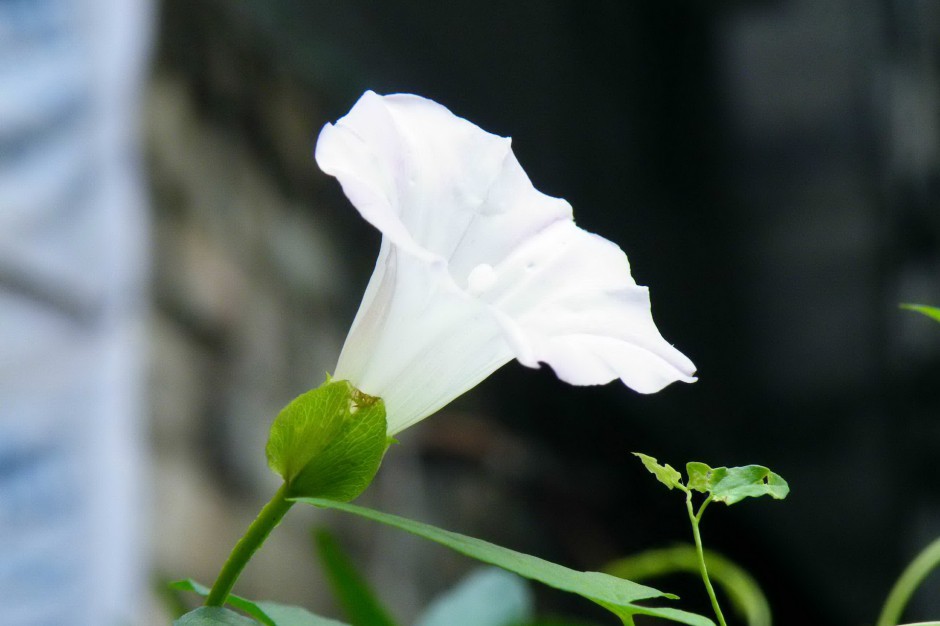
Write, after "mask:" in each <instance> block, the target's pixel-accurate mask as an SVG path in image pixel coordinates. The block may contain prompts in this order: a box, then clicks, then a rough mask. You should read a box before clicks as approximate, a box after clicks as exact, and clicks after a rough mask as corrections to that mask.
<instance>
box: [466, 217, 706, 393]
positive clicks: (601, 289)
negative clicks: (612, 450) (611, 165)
mask: <svg viewBox="0 0 940 626" xmlns="http://www.w3.org/2000/svg"><path fill="white" fill-rule="evenodd" d="M494 272H495V273H496V276H497V279H496V282H495V284H494V286H493V287H492V288H491V289H490V290H489V291H488V292H487V293H485V294H481V296H480V297H483V298H485V299H486V300H487V301H488V302H489V303H490V305H491V306H492V307H493V309H495V310H496V311H498V318H499V320H500V321H501V323H502V325H503V327H504V329H506V332H507V336H508V338H509V340H510V345H512V347H513V350H514V352H515V353H516V358H518V359H519V361H520V362H522V363H523V364H524V365H528V366H529V367H537V366H538V363H539V362H544V363H547V364H548V365H550V366H551V367H552V369H553V370H554V371H555V373H556V374H557V375H558V377H559V378H561V379H562V380H564V381H566V382H568V383H571V384H574V385H597V384H604V383H608V382H610V381H611V380H614V379H616V378H619V379H620V380H622V381H623V382H624V383H625V384H626V385H627V386H629V387H631V388H632V389H634V390H636V391H639V392H641V393H653V392H656V391H659V390H660V389H662V388H663V387H665V386H666V385H668V384H670V383H672V382H675V381H678V380H681V381H685V382H694V381H695V377H694V374H695V366H694V365H693V364H692V362H691V361H690V360H689V359H688V358H686V356H685V355H683V354H682V353H681V352H679V351H678V350H676V349H675V348H674V347H673V346H672V345H670V344H669V343H667V342H666V341H665V340H664V339H663V338H662V336H661V335H660V333H659V330H657V328H656V325H655V324H654V322H653V317H652V314H651V311H650V301H649V292H648V290H647V289H646V287H640V286H638V285H637V284H636V283H635V282H634V281H633V278H632V277H631V276H630V266H629V263H628V261H627V257H626V255H625V254H624V253H623V251H622V250H621V249H620V248H619V247H618V246H616V245H615V244H613V243H611V242H610V241H607V240H606V239H604V238H602V237H599V236H597V235H594V234H592V233H589V232H587V231H584V230H581V229H580V228H578V227H577V226H575V224H574V223H573V222H559V223H557V224H553V225H552V226H551V227H549V228H547V229H545V230H544V231H542V232H540V233H539V234H538V235H536V236H535V237H532V238H531V239H530V240H529V241H527V242H526V243H525V244H524V245H522V246H520V247H519V248H517V249H516V250H515V251H514V252H513V254H511V255H510V256H509V257H507V258H506V259H505V260H504V261H503V262H502V263H501V264H500V265H499V266H498V267H496V268H494Z"/></svg>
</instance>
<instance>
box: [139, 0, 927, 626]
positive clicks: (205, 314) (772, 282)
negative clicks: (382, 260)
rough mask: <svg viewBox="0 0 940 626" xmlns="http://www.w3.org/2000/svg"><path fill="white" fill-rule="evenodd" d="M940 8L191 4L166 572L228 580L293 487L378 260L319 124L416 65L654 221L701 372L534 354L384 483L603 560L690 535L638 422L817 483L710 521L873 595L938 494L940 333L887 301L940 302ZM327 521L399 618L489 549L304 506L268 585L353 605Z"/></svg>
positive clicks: (593, 562)
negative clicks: (560, 376) (593, 378)
mask: <svg viewBox="0 0 940 626" xmlns="http://www.w3.org/2000/svg"><path fill="white" fill-rule="evenodd" d="M938 6H940V5H938V4H937V3H933V2H929V1H926V2H907V1H905V0H864V1H860V2H853V1H849V0H832V1H827V2H816V1H812V0H727V1H724V2H713V3H701V2H695V1H692V0H689V1H679V0H676V1H671V2H648V3H643V2H638V3H621V2H598V3H579V2H574V1H562V0H558V1H555V2H545V1H543V0H538V1H535V0H533V1H528V2H527V1H523V0H520V1H519V2H514V3H510V4H506V3H499V2H495V1H494V2H487V1H480V0H473V1H470V0H466V1H463V2H454V3H448V5H447V6H446V8H445V7H442V6H439V3H433V2H406V3H396V2H387V3H362V2H342V3H335V2H332V3H331V2H326V1H321V0H307V1H305V2H290V1H288V0H244V1H243V2H237V3H233V2H225V1H223V0H198V1H187V0H165V1H164V5H163V35H162V41H161V60H160V64H159V67H158V70H157V73H156V76H155V79H154V81H153V87H152V89H153V91H152V97H151V110H150V115H149V118H148V120H149V121H148V126H149V137H150V146H151V159H150V162H151V166H152V170H153V190H154V197H155V221H156V223H155V236H156V241H157V255H156V259H155V261H156V263H155V270H156V271H155V281H154V292H155V298H156V308H155V312H154V318H153V333H154V357H155V358H154V362H155V368H154V387H153V389H154V391H153V398H154V412H155V415H154V442H155V454H156V459H157V465H156V472H155V479H156V480H155V484H156V487H157V491H156V496H155V497H156V504H155V521H154V529H155V533H154V534H155V538H156V546H155V550H156V555H157V564H158V566H159V567H160V569H161V570H164V571H166V572H168V573H169V575H171V576H174V577H175V576H183V575H193V576H195V577H197V578H199V579H200V580H203V581H206V582H208V581H210V580H211V579H212V578H213V577H214V575H215V573H216V570H217V569H218V567H219V566H220V565H221V562H222V561H223V560H224V558H225V556H226V554H227V551H228V550H229V549H230V547H231V545H232V544H233V543H234V541H235V539H236V538H237V536H238V535H239V534H240V533H241V531H242V530H243V529H244V528H245V527H246V526H247V524H248V522H249V521H250V519H251V518H252V516H253V515H254V514H255V512H256V511H257V509H258V508H259V507H260V505H261V504H262V503H263V501H264V500H265V499H266V497H267V496H268V494H269V493H270V492H271V490H272V489H273V488H274V484H273V479H272V476H271V475H270V472H268V471H267V469H266V467H265V464H264V458H263V453H262V449H263V443H264V437H265V433H266V429H267V426H268V424H269V423H270V420H271V419H272V418H273V415H274V414H275V412H276V411H277V410H278V409H279V408H280V407H281V406H283V404H284V403H285V402H287V401H288V400H289V399H290V398H291V397H293V396H294V395H296V394H297V393H300V392H302V391H304V390H306V389H307V388H309V387H311V386H314V385H316V384H318V383H319V382H320V381H321V379H322V377H323V375H324V372H326V371H329V370H330V369H331V368H332V367H333V365H334V362H335V358H336V356H337V354H338V352H339V348H340V344H341V342H342V338H343V336H344V334H345V330H346V327H347V325H348V323H349V321H350V320H351V319H352V316H353V314H354V312H355V309H356V306H357V304H358V298H359V296H360V294H361V289H362V287H363V286H364V284H365V280H366V278H367V276H368V272H369V270H370V268H371V264H372V262H373V260H374V254H375V251H376V250H377V248H378V237H377V236H376V234H375V233H374V232H372V230H371V229H370V228H368V227H367V226H366V225H364V224H363V223H362V222H361V220H360V219H359V217H358V215H356V213H355V211H353V210H352V209H351V208H350V207H349V206H348V204H347V203H346V202H345V200H344V199H343V198H342V195H341V193H340V192H339V190H338V186H337V185H335V184H334V183H333V181H331V180H330V179H328V178H327V177H325V176H322V175H320V174H319V173H318V172H317V171H316V168H315V165H314V163H313V159H312V148H313V145H314V141H315V138H316V134H317V131H318V126H319V124H320V123H322V122H323V121H325V120H328V119H335V118H336V117H338V116H339V115H341V114H342V113H343V112H345V111H346V110H347V109H348V107H349V106H350V104H351V103H352V102H353V101H354V99H355V97H356V96H357V95H358V94H359V93H361V91H362V89H364V88H365V87H369V88H373V89H376V90H377V91H379V92H388V91H396V90H411V91H415V92H418V93H422V94H424V95H428V96H430V97H434V98H437V99H439V100H440V101H442V102H446V103H447V104H448V105H450V106H452V107H454V108H455V110H458V111H459V112H460V113H461V114H463V115H466V116H467V117H469V118H470V119H473V120H474V121H476V122H478V123H480V124H481V126H483V127H484V128H488V129H492V130H493V131H495V132H499V133H502V134H513V135H514V137H515V139H516V142H515V143H514V150H516V152H517V154H518V155H519V157H520V161H521V162H522V163H523V164H524V166H525V167H526V170H527V172H528V173H529V174H530V176H531V177H532V179H533V181H535V183H536V185H537V186H538V187H539V188H541V189H544V190H545V191H546V192H548V193H552V194H555V195H561V196H564V197H566V198H568V199H569V200H571V201H572V203H573V205H574V206H575V207H576V212H577V215H578V220H579V223H580V224H581V225H582V226H584V227H586V228H589V229H591V230H596V231H598V232H602V233H603V234H604V235H605V236H607V237H609V238H611V239H612V240H614V241H617V242H618V243H619V244H620V245H622V246H623V247H624V249H625V250H627V252H628V254H629V255H630V258H631V262H632V263H633V266H634V272H635V275H636V277H637V280H638V281H639V282H640V283H641V284H650V285H652V293H653V300H654V312H655V314H656V319H657V323H658V324H660V327H661V328H662V329H663V331H664V335H665V336H666V337H667V338H669V339H670V340H675V341H676V343H677V345H678V346H679V347H680V348H681V349H683V351H685V352H687V353H688V354H689V355H690V357H692V358H693V360H694V361H695V362H696V363H697V364H698V365H699V366H700V367H701V368H702V370H701V380H700V382H699V383H697V384H696V385H694V386H687V387H683V388H675V389H673V388H670V389H669V390H667V392H665V393H662V394H657V396H655V397H654V398H641V397H638V396H637V395H636V394H631V393H630V392H626V391H624V390H623V389H622V388H620V387H618V386H616V385H611V386H608V387H605V388H599V389H577V390H573V389H570V388H567V387H564V386H562V385H558V384H557V381H556V380H555V379H554V377H553V376H552V374H551V373H550V372H540V373H535V372H532V371H530V370H525V371H523V368H521V367H517V366H508V367H507V368H504V369H503V370H502V371H501V372H499V373H498V374H497V375H496V376H494V377H493V378H492V379H491V380H490V381H489V382H487V383H485V384H484V385H483V389H482V393H480V394H471V395H470V397H469V398H465V399H464V400H462V401H461V402H458V403H456V404H455V405H454V406H452V407H449V408H448V409H447V410H446V412H447V413H448V415H447V416H441V417H439V418H435V419H432V420H428V421H427V422H426V423H424V424H422V425H420V426H419V427H417V428H415V429H410V430H409V431H408V432H407V433H405V436H404V437H403V439H404V444H403V445H401V446H397V447H395V448H394V449H393V450H392V453H391V454H390V455H389V456H388V457H387V459H386V462H385V465H384V467H383V469H382V471H381V472H380V474H379V479H378V481H377V483H376V484H375V485H374V486H373V487H372V488H370V490H369V491H368V492H367V493H366V494H365V496H364V502H366V503H368V504H373V505H376V506H378V507H379V508H383V509H386V510H391V511H395V512H399V513H402V514H405V515H410V516H413V517H415V518H417V519H423V520H427V521H430V522H432V523H439V524H441V525H443V526H445V527H450V528H454V529H457V530H462V531H464V532H471V533H474V532H475V533H477V534H479V535H480V536H483V537H486V538H488V539H491V540H494V541H498V542H499V541H502V542H504V543H506V544H507V545H511V546H513V547H516V548H519V549H523V550H531V551H532V552H534V553H537V554H540V555H541V556H545V557H547V558H556V559H557V560H559V561H561V562H564V563H566V564H569V565H572V566H575V567H582V568H588V567H597V566H598V565H599V564H600V563H602V562H604V560H605V559H608V558H611V557H613V556H618V555H620V554H622V553H623V551H629V550H636V549H640V548H642V547H648V546H649V545H657V542H668V541H673V540H676V539H681V538H684V537H685V533H686V532H687V528H686V527H685V524H684V522H683V520H682V519H681V515H678V514H677V512H676V510H675V508H674V506H673V504H674V503H673V502H672V501H671V500H670V499H669V498H666V497H663V494H661V493H660V491H659V490H658V486H657V485H654V484H647V483H646V482H644V477H643V474H642V472H641V471H639V470H638V469H637V468H636V466H635V465H634V463H633V461H632V460H630V459H629V458H627V454H626V453H627V451H628V450H630V449H640V450H647V451H649V452H651V453H656V454H660V453H661V455H662V456H663V458H667V459H668V460H669V461H671V462H680V461H681V460H682V459H683V458H700V459H701V460H703V461H709V462H714V463H737V462H740V463H746V462H755V461H756V462H761V463H767V464H768V465H771V466H772V467H773V468H774V469H779V470H780V471H781V473H783V474H784V475H785V476H787V477H788V478H790V479H791V484H792V486H793V487H794V496H793V497H791V498H790V499H789V500H788V501H787V502H786V503H783V504H779V503H775V504H773V505H772V506H771V505H762V504H756V505H752V506H749V507H746V508H745V507H742V508H741V510H740V511H735V512H734V514H728V515H724V522H723V523H722V524H716V525H715V526H714V527H713V528H714V530H712V531H709V541H710V542H712V546H713V547H715V548H716V549H719V550H721V551H725V552H726V553H728V554H729V555H730V556H732V557H733V558H736V559H737V560H739V561H740V562H741V563H742V564H743V565H745V566H746V567H748V568H749V569H750V570H751V571H752V572H754V573H755V575H756V576H757V577H758V579H759V580H761V582H763V583H764V584H765V585H766V586H767V588H768V592H769V593H770V595H771V601H772V603H774V608H775V609H776V610H777V612H778V616H779V617H780V620H781V623H800V624H805V625H806V626H813V625H816V624H819V625H826V624H829V623H848V622H852V623H863V622H864V621H865V620H868V621H871V620H873V619H874V612H875V611H876V610H877V607H878V605H879V604H880V597H881V594H882V593H883V592H886V591H887V588H888V585H889V584H890V582H891V581H892V580H893V577H894V575H895V573H896V571H898V570H899V569H900V568H901V566H902V564H903V562H904V561H905V560H906V559H907V558H909V557H910V555H912V554H913V553H914V551H915V550H916V548H917V546H920V545H923V544H924V543H925V542H926V540H927V538H929V537H931V536H935V535H936V534H937V532H938V531H937V529H938V523H940V522H938V520H940V516H938V511H940V494H938V491H937V488H936V486H935V485H934V484H932V483H930V484H925V483H924V481H923V480H919V477H921V476H924V475H929V473H930V471H931V468H932V467H933V459H934V458H935V451H936V449H937V447H938V446H940V432H938V430H937V424H938V423H940V422H938V421H937V419H936V415H937V410H938V409H937V407H938V406H940V395H938V394H940V391H938V389H940V388H938V387H937V385H936V382H935V381H936V376H935V372H936V368H937V367H938V366H940V343H937V342H936V339H935V332H936V329H935V327H934V326H933V325H930V324H929V323H927V321H926V320H922V319H920V318H918V317H916V316H914V315H913V314H907V313H900V312H898V311H897V310H896V308H895V307H896V303H897V302H898V301H899V300H922V301H928V302H930V301H932V302H933V303H934V304H936V303H937V302H938V298H940V286H938V285H940V281H938V280H937V276H938V271H940V270H938V267H940V221H938V216H940V205H938V198H940V193H938V182H940V158H938V154H940V148H938V146H940V136H938V135H940V133H938V128H940V117H938V113H937V111H938V107H937V102H940V96H938V93H940V79H938V74H940V54H938V53H940V48H938V46H937V41H940V39H938V38H937V37H936V34H937V32H938V25H940V15H938V10H937V7H938ZM491 402H492V404H491ZM491 415H495V416H497V417H498V419H488V416H491ZM500 424H505V426H500ZM510 430H511V434H510V432H509V431H510ZM677 433H681V434H680V435H677ZM685 433H695V435H694V436H688V435H687V434H685ZM751 455H753V456H751ZM493 511H498V512H499V515H494V514H492V512H493ZM320 521H329V522H330V523H331V524H334V525H335V526H337V527H339V528H340V529H341V531H342V532H343V533H344V540H345V545H347V546H349V547H350V548H351V550H352V551H353V555H354V557H355V558H356V560H357V562H358V563H361V564H362V565H363V566H364V569H365V570H366V573H367V574H368V576H369V578H370V580H371V581H372V582H374V583H375V584H376V585H377V586H378V587H379V588H380V589H381V590H382V596H383V599H385V600H386V601H388V602H389V604H390V605H391V606H392V608H393V610H395V611H396V614H397V615H398V616H399V617H402V618H403V619H404V620H406V621H407V619H408V618H410V617H411V616H413V615H414V614H415V612H416V611H417V609H418V607H419V606H421V605H422V604H423V603H424V602H425V601H426V600H427V598H428V597H430V595H431V594H432V593H433V592H434V591H437V590H440V589H441V588H442V587H443V586H445V585H446V584H448V583H449V582H451V581H453V580H454V579H455V578H456V577H457V575H458V574H459V572H460V571H461V570H462V569H464V568H466V567H468V566H469V565H470V564H469V563H467V562H466V560H464V559H460V558H458V557H454V556H453V555H449V554H446V553H443V552H442V551H441V550H437V549H435V548H432V547H428V546H426V545H423V544H421V543H420V542H417V541H415V540H412V539H410V538H405V537H402V536H401V535H398V534H396V533H394V532H392V531H384V530H380V529H376V528H373V527H370V526H368V525H363V524H358V523H353V522H352V521H351V520H348V519H336V518H335V517H332V516H326V515H323V514H322V513H317V514H315V515H314V514H312V513H311V512H292V514H291V516H290V517H289V518H288V520H287V522H286V523H285V527H284V528H282V529H279V530H278V532H277V533H275V535H274V537H272V540H271V543H270V545H267V546H266V547H265V548H264V550H262V552H261V553H260V554H259V555H258V557H257V562H256V563H253V565H252V566H251V567H250V568H249V571H248V572H247V573H246V577H245V580H244V584H245V586H244V588H243V591H244V592H245V593H246V594H247V595H257V596H259V597H266V598H272V599H279V600H283V601H296V602H302V603H304V604H307V605H308V606H311V607H318V608H319V607H325V606H329V600H328V597H327V596H328V595H329V594H327V593H326V592H325V588H324V584H323V581H322V578H321V577H320V576H319V574H318V570H317V568H316V566H315V564H314V561H313V559H312V558H311V556H310V550H309V545H310V542H309V538H308V531H309V528H310V525H311V524H313V523H318V522H320ZM884 537H890V546H886V545H884V541H882V538H884ZM807 564H810V565H807ZM693 582H694V581H693ZM690 588H692V589H694V591H691V592H690V593H684V589H685V588H682V587H681V585H680V587H679V588H678V589H676V590H677V591H679V592H680V593H682V595H683V598H685V599H691V601H692V602H694V601H695V599H696V598H697V597H698V595H699V594H700V590H698V588H697V587H690ZM240 589H241V587H240ZM671 589H672V588H671ZM937 598H940V594H934V595H933V596H926V595H925V597H921V598H919V599H918V602H920V609H921V611H922V612H923V614H924V615H935V614H936V611H937V610H938V609H937V607H936V602H937ZM553 600H556V601H557V600H558V598H557V596H556V597H553ZM573 604H575V605H577V606H581V604H579V603H576V602H574V603H573ZM698 608H700V610H703V611H707V610H708V605H707V603H705V602H703V603H702V604H701V606H700V607H698ZM924 619H926V617H925V618H924Z"/></svg>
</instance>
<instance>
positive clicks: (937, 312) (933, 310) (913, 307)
mask: <svg viewBox="0 0 940 626" xmlns="http://www.w3.org/2000/svg"><path fill="white" fill-rule="evenodd" d="M900 306H901V308H902V309H907V310H908V311H917V312H918V313H922V314H924V315H926V316H927V317H929V318H930V319H932V320H935V321H937V322H940V308H937V307H935V306H927V305H926V304H902V305H900Z"/></svg>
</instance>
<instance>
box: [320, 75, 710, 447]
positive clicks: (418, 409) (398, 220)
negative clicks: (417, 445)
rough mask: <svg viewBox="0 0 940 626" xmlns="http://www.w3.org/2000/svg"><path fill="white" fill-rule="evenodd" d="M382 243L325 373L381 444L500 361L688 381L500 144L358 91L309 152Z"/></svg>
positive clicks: (642, 311)
mask: <svg viewBox="0 0 940 626" xmlns="http://www.w3.org/2000/svg"><path fill="white" fill-rule="evenodd" d="M316 159H317V163H318V164H319V165H320V168H321V169H322V170H323V171H324V172H326V173H328V174H331V175H333V176H335V177H336V178H338V179H339V181H340V183H341V184H342V186H343V190H344V192H345V193H346V195H347V196H348V197H349V199H350V200H351V201H352V203H353V205H354V206H355V207H356V208H357V209H358V210H359V212H360V213H361V214H362V215H363V217H365V218H366V219H367V220H368V221H369V222H371V223H372V224H373V225H374V226H375V227H376V228H378V229H379V230H380V231H381V232H382V234H383V239H382V250H381V252H380V254H379V259H378V261H377V263H376V268H375V272H374V273H373V275H372V279H371V280H370V282H369V286H368V287H367V289H366V294H365V296H364V298H363V302H362V305H361V306H360V309H359V312H358V313H357V315H356V319H355V321H354V322H353V326H352V329H351V330H350V334H349V336H348V337H347V340H346V344H345V345H344V347H343V352H342V354H341V355H340V360H339V364H338V365H337V370H336V372H335V376H336V377H337V378H347V379H349V380H350V381H351V382H353V384H355V385H356V386H358V387H359V388H361V389H362V390H363V391H365V392H366V393H369V394H371V395H377V396H381V397H382V398H384V399H385V402H386V407H387V410H388V416H389V430H390V432H391V433H395V432H398V431H400V430H401V429H403V428H406V427H407V426H409V425H411V424H413V423H414V422H416V421H418V420H420V419H422V418H423V417H425V416H427V415H428V414H430V413H432V412H433V411H435V410H437V409H439V408H440V407H442V406H443V405H445V404H447V402H449V401H450V400H452V399H453V398H455V397H457V396H458V395H460V394H462V393H463V392H465V391H466V390H468V389H470V388H471V387H473V386H474V385H476V384H477V383H479V382H480V381H482V380H483V379H484V378H485V377H486V376H488V375H489V374H490V373H492V372H493V371H494V370H495V369H497V368H498V367H500V366H501V365H502V364H504V363H505V362H507V361H508V360H510V359H511V358H512V357H513V356H515V357H516V358H518V359H519V360H520V361H521V362H522V363H523V364H525V365H528V366H530V367H537V366H538V364H539V363H540V362H544V363H547V364H548V365H550V366H551V367H552V368H553V369H554V370H555V372H556V373H557V374H558V376H559V377H560V378H561V379H562V380H565V381H567V382H569V383H572V384H577V385H588V384H602V383H606V382H609V381H611V380H614V379H616V378H620V379H621V380H622V381H623V382H624V383H625V384H627V385H628V386H630V387H632V388H634V389H636V390H637V391H640V392H643V393H651V392H654V391H658V390H659V389H662V388H663V387H664V386H666V385H667V384H669V383H671V382H674V381H677V380H683V381H686V382H692V381H694V380H695V378H694V373H695V367H694V365H692V363H691V361H689V359H687V358H686V357H685V356H684V355H682V354H681V353H680V352H679V351H678V350H676V349H675V348H673V347H672V346H671V345H670V344H668V343H667V342H666V341H665V340H664V339H663V338H662V336H660V334H659V331H658V330H657V329H656V326H655V324H654V323H653V319H652V316H651V313H650V302H649V294H648V292H647V290H646V288H645V287H639V286H637V285H636V283H635V282H634V281H633V278H632V277H631V275H630V266H629V263H628V261H627V257H626V255H625V254H624V253H623V251H622V250H620V248H619V247H617V246H616V245H615V244H613V243H611V242H609V241H607V240H605V239H603V238H601V237H599V236H597V235H593V234H591V233H588V232H586V231H584V230H581V229H580V228H578V227H577V226H576V225H575V223H574V221H573V218H572V214H571V207H570V205H569V204H568V203H567V202H565V201H564V200H561V199H558V198H552V197H549V196H546V195H545V194H543V193H541V192H539V191H537V190H536V189H535V188H534V187H533V186H532V183H531V182H530V180H529V178H528V177H527V176H526V174H525V172H524V171H523V170H522V167H521V166H520V165H519V162H518V161H517V160H516V157H515V155H514V154H513V153H512V149H511V147H510V140H509V139H508V138H503V137H499V136H497V135H493V134H490V133H487V132H486V131H483V130H482V129H480V128H479V127H477V126H475V125H474V124H472V123H470V122H468V121H467V120H464V119H461V118H459V117H457V116H455V115H453V114H452V113H451V112H450V111H448V110H447V109H446V108H444V107H442V106H441V105H439V104H437V103H435V102H432V101H430V100H426V99H424V98H420V97H418V96H412V95H403V94H399V95H392V96H379V95H376V94H375V93H372V92H366V93H365V94H364V95H363V96H362V97H361V98H360V99H359V101H358V102H357V103H356V105H355V106H354V107H353V109H352V110H351V111H350V112H349V114H348V115H346V116H345V117H343V118H342V119H340V120H339V121H337V122H336V124H335V125H332V124H327V125H326V126H325V127H324V128H323V130H322V132H321V134H320V138H319V140H318V142H317V148H316Z"/></svg>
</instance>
